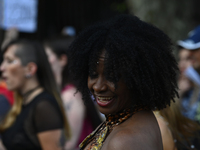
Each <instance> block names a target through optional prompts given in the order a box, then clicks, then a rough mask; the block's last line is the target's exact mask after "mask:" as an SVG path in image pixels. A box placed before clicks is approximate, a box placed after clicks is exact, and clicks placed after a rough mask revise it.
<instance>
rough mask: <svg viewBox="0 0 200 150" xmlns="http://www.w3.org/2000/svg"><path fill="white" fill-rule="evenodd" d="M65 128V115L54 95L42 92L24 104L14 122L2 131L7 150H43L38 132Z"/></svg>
mask: <svg viewBox="0 0 200 150" xmlns="http://www.w3.org/2000/svg"><path fill="white" fill-rule="evenodd" d="M54 129H63V116H62V114H61V111H60V109H59V106H58V103H57V101H56V100H55V98H54V97H52V96H51V95H50V94H48V93H47V92H42V93H41V94H39V95H38V96H36V97H35V98H34V99H33V100H32V101H31V102H30V103H28V104H26V105H23V106H22V110H21V113H20V114H19V115H18V116H17V118H16V121H15V122H14V124H13V125H12V126H11V127H10V128H9V129H7V130H6V131H4V132H3V133H2V141H3V144H4V146H5V147H6V149H7V150H41V149H42V148H41V145H40V143H39V140H38V138H37V133H39V132H43V131H47V130H54Z"/></svg>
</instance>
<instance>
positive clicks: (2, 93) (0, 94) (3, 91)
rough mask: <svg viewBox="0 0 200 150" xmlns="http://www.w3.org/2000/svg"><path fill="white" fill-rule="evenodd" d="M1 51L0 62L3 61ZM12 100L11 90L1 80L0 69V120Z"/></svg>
mask: <svg viewBox="0 0 200 150" xmlns="http://www.w3.org/2000/svg"><path fill="white" fill-rule="evenodd" d="M2 55H3V54H2V52H1V51H0V64H1V63H2V61H3V56H2ZM13 102H14V98H13V92H11V91H9V90H8V89H7V87H6V83H5V81H3V80H2V77H1V71H0V122H1V120H2V119H3V118H4V117H5V115H6V114H7V112H8V111H9V109H10V107H11V106H12V104H13Z"/></svg>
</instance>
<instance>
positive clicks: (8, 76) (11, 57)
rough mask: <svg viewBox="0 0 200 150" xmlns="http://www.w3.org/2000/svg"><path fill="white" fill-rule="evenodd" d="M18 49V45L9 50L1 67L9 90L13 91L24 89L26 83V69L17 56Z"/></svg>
mask: <svg viewBox="0 0 200 150" xmlns="http://www.w3.org/2000/svg"><path fill="white" fill-rule="evenodd" d="M16 49H17V46H16V45H13V46H11V47H9V48H8V50H7V51H6V52H5V54H4V60H3V62H2V64H1V67H0V69H1V71H2V77H3V79H4V80H5V81H6V84H7V88H8V89H9V90H12V91H15V90H16V91H17V90H19V89H22V88H23V86H24V85H25V82H26V79H25V73H26V67H24V66H22V64H21V60H20V59H19V58H18V57H16V56H15V52H16Z"/></svg>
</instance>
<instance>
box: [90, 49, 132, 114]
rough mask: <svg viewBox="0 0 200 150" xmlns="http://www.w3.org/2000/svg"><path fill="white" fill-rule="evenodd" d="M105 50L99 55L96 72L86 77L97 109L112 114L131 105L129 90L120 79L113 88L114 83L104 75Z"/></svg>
mask: <svg viewBox="0 0 200 150" xmlns="http://www.w3.org/2000/svg"><path fill="white" fill-rule="evenodd" d="M104 59H105V50H103V52H102V54H101V55H100V57H99V61H98V64H97V68H96V72H93V73H92V76H91V77H90V76H89V77H88V88H89V89H90V91H91V92H92V94H93V95H94V97H95V99H96V101H97V104H98V109H99V111H100V112H101V113H103V114H113V113H116V112H119V111H121V110H123V109H125V108H128V107H130V106H131V102H132V99H131V96H130V91H129V90H128V88H127V86H126V85H125V83H124V82H123V80H122V79H121V80H120V81H119V82H118V83H117V85H118V86H117V89H115V85H114V83H112V82H110V81H108V80H106V78H105V75H104Z"/></svg>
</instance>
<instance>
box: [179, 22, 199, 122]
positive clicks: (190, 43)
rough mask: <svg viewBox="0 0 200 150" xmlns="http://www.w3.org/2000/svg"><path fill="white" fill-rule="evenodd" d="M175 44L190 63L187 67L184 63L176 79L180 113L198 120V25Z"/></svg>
mask: <svg viewBox="0 0 200 150" xmlns="http://www.w3.org/2000/svg"><path fill="white" fill-rule="evenodd" d="M177 44H178V46H179V51H180V52H179V53H180V54H181V53H185V54H187V56H186V57H187V59H188V61H189V63H191V66H190V65H189V67H188V65H186V68H187V69H185V70H184V72H181V75H180V78H179V81H178V82H179V88H180V98H181V99H180V101H181V103H180V104H181V107H182V113H183V115H184V116H186V117H187V118H190V119H191V120H195V121H198V122H200V26H198V27H196V28H195V29H194V30H192V31H191V32H189V34H188V37H187V39H185V40H179V41H178V43H177ZM179 63H181V62H179ZM180 70H181V68H180ZM181 71H182V70H181Z"/></svg>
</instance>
